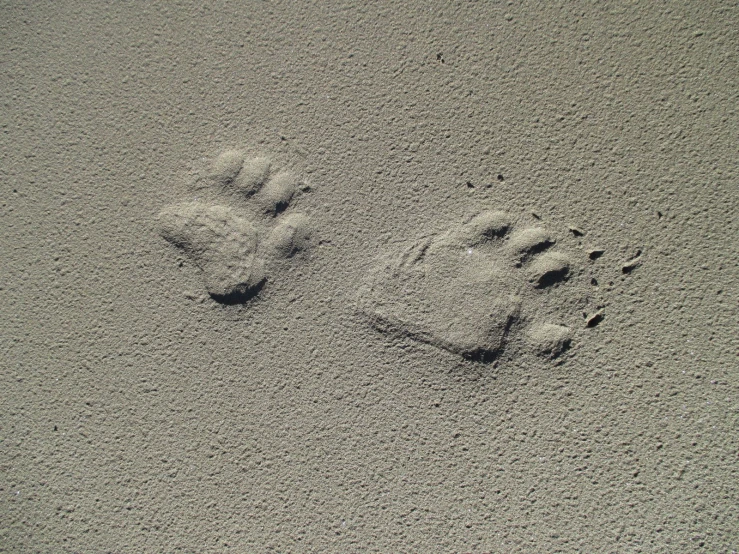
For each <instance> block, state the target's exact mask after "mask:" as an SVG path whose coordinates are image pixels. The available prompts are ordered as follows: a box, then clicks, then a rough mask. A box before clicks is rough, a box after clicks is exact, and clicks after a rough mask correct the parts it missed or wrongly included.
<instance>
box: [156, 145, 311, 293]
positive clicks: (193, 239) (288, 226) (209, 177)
mask: <svg viewBox="0 0 739 554" xmlns="http://www.w3.org/2000/svg"><path fill="white" fill-rule="evenodd" d="M199 187H200V189H201V190H204V189H207V190H208V192H211V193H213V194H215V197H216V198H217V199H218V200H220V201H218V200H217V201H216V202H207V203H206V202H200V201H196V202H186V203H182V204H175V205H172V206H168V207H166V208H165V209H164V210H162V211H161V213H160V214H159V220H158V221H159V232H160V234H161V235H162V237H164V238H165V239H166V240H167V241H169V242H170V243H172V244H173V245H175V246H176V247H178V248H180V249H182V251H183V252H184V253H185V254H186V255H187V257H188V258H189V259H190V260H191V261H192V263H193V264H194V265H195V266H197V267H198V268H199V269H200V271H201V272H202V276H203V280H204V283H205V288H206V289H207V291H208V293H209V294H210V296H211V297H212V298H213V299H214V300H216V301H217V302H221V303H224V304H237V303H244V302H246V301H248V300H249V299H251V298H253V297H254V296H255V295H256V294H257V293H258V292H259V291H260V290H261V288H262V287H263V286H264V284H265V283H266V282H267V281H268V280H269V279H271V278H272V277H273V275H274V274H275V273H278V272H279V271H280V270H281V269H280V263H281V262H284V261H287V260H290V259H293V258H295V259H297V258H300V256H299V254H301V253H302V252H304V251H305V250H306V249H308V248H309V246H310V242H311V240H310V235H311V233H310V226H309V220H308V217H307V216H306V215H305V214H302V213H295V212H293V213H288V209H289V206H290V203H291V202H292V201H293V200H294V199H295V197H296V196H297V195H298V194H300V193H301V192H302V191H306V190H309V187H307V186H305V185H304V184H303V183H302V181H301V179H300V177H299V176H298V175H296V174H295V173H292V172H290V171H285V170H280V169H277V168H275V167H274V165H273V163H272V162H271V160H269V159H268V158H264V157H257V158H246V157H245V155H244V153H243V152H241V151H239V150H228V151H225V152H223V153H222V154H221V155H220V156H218V157H217V158H216V160H215V161H214V162H213V163H212V165H211V167H210V168H209V170H208V171H207V174H206V175H205V176H204V177H203V178H202V179H201V180H200V183H199Z"/></svg>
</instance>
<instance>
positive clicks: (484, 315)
mask: <svg viewBox="0 0 739 554" xmlns="http://www.w3.org/2000/svg"><path fill="white" fill-rule="evenodd" d="M555 243H556V240H555V238H554V237H553V236H552V235H551V234H550V233H549V232H548V231H547V230H546V229H544V228H542V227H528V228H523V229H516V228H515V226H514V224H513V222H512V220H511V218H510V216H508V215H507V214H505V213H503V212H499V211H486V212H483V213H481V214H479V215H477V216H476V217H474V218H472V219H471V220H470V221H469V222H467V223H466V224H464V225H461V226H459V227H458V228H456V229H452V230H450V231H448V232H446V233H444V234H442V235H435V236H431V237H426V238H424V239H422V240H420V241H416V242H414V243H412V244H410V245H409V246H407V247H406V248H404V249H401V250H400V251H399V252H396V253H392V254H390V255H389V256H385V257H382V258H381V259H380V261H379V262H378V263H377V264H376V265H375V267H374V269H372V270H371V271H370V273H369V275H368V277H367V279H366V280H365V282H364V284H363V286H362V287H361V290H360V293H359V306H360V311H361V312H362V313H363V314H365V315H366V316H367V317H368V318H369V320H370V322H371V323H372V325H373V326H374V327H376V328H377V329H378V330H380V331H382V332H385V333H393V334H396V335H401V336H404V337H409V338H412V339H414V340H417V341H421V342H424V343H427V344H431V345H433V346H436V347H439V348H443V349H446V350H448V351H450V352H454V353H457V354H461V355H462V356H464V357H466V358H469V359H473V360H479V361H492V360H494V359H496V358H497V357H498V356H500V355H501V354H502V353H503V351H504V350H508V349H513V350H514V351H515V350H519V351H520V350H521V349H527V350H529V351H534V352H535V353H536V354H539V355H542V356H545V357H549V358H554V357H557V356H558V355H560V354H561V353H562V352H563V351H564V350H566V349H567V348H568V347H569V345H570V343H571V341H572V338H573V331H572V328H571V326H570V325H569V322H570V321H572V322H574V321H575V319H576V317H577V304H578V302H580V300H578V299H577V298H576V297H575V296H573V295H572V294H570V293H569V292H566V290H567V289H568V288H569V287H567V286H566V285H567V283H566V282H567V281H568V280H570V278H572V277H573V276H575V274H576V273H577V272H576V271H574V269H573V263H572V257H571V256H570V255H567V254H564V253H562V252H560V251H558V250H557V249H555V248H553V247H554V246H555Z"/></svg>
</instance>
